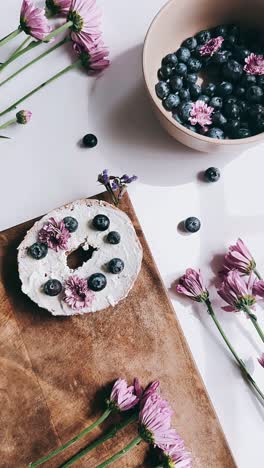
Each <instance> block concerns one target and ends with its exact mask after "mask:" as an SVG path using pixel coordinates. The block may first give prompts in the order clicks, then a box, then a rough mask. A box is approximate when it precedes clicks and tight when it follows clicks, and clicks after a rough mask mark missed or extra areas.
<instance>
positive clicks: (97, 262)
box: [18, 199, 142, 315]
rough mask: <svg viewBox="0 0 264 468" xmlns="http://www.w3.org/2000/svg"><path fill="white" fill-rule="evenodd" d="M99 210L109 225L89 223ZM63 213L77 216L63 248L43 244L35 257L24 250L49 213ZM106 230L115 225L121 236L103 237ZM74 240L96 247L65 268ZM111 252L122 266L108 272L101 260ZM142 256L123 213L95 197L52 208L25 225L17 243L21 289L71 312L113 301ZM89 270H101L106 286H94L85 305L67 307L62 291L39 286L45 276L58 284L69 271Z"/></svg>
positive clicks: (55, 309)
mask: <svg viewBox="0 0 264 468" xmlns="http://www.w3.org/2000/svg"><path fill="white" fill-rule="evenodd" d="M97 214H104V215H106V216H107V217H108V218H109V220H110V226H109V228H108V229H107V230H106V231H104V232H100V231H97V230H96V229H95V228H94V227H93V226H92V221H93V218H94V217H95V216H96V215H97ZM66 216H72V217H74V218H76V219H77V221H78V229H77V230H76V231H75V232H74V233H72V234H71V237H70V239H69V240H68V243H67V246H68V248H67V250H66V251H65V250H59V251H58V252H55V251H54V250H52V249H50V248H49V249H48V254H47V255H46V257H44V258H43V259H41V260H36V259H34V258H32V257H31V256H30V255H29V254H28V247H30V246H31V245H32V244H34V243H35V242H37V241H38V233H39V231H40V229H41V228H42V227H43V225H44V224H45V223H46V222H47V221H48V220H49V219H50V218H54V219H55V220H56V221H61V220H63V218H65V217H66ZM110 231H117V232H119V234H120V236H121V241H120V243H119V244H116V245H113V244H110V243H108V242H107V241H106V237H107V234H108V233H109V232H110ZM80 245H82V247H83V248H84V249H88V248H89V246H92V247H94V248H96V249H97V250H96V251H94V252H93V255H92V258H91V259H90V260H88V261H87V262H85V263H84V264H83V265H81V266H80V267H79V268H77V269H76V270H70V269H69V267H68V265H67V256H68V254H69V253H70V252H72V251H74V250H76V249H77V248H78V247H79V246H80ZM112 258H120V259H122V260H123V262H124V264H125V267H124V270H123V271H122V272H121V273H120V274H112V273H110V272H109V271H108V269H107V265H108V263H109V261H110V260H111V259H112ZM141 262H142V247H141V245H140V242H139V240H138V238H137V235H136V232H135V229H134V227H133V224H132V223H131V221H130V219H129V218H128V216H127V215H126V214H125V213H124V212H123V211H121V210H119V209H117V208H114V207H113V206H112V205H110V204H108V203H106V202H102V201H97V200H89V199H83V200H77V201H76V202H73V203H71V204H69V205H66V206H63V207H61V208H58V209H56V210H54V211H52V212H50V213H48V214H47V215H45V216H44V217H43V218H42V219H41V220H40V221H37V222H36V223H35V224H34V226H33V227H32V228H31V229H30V230H29V231H28V233H27V235H26V236H25V238H24V240H23V241H22V243H21V244H20V246H19V248H18V267H19V276H20V279H21V282H22V291H23V292H24V293H25V294H27V295H28V296H29V297H30V298H31V299H32V300H33V301H34V302H36V303H37V304H38V305H39V306H40V307H43V308H44V309H47V310H49V311H50V312H51V313H52V314H53V315H75V314H80V313H81V314H83V313H87V312H96V311H98V310H102V309H105V308H106V307H109V306H110V305H111V306H115V305H116V304H117V303H118V302H119V301H120V300H121V299H124V298H125V297H126V296H127V295H128V293H129V291H130V289H131V288H132V287H133V285H134V282H135V280H136V278H137V276H138V274H139V271H140V268H141ZM93 273H103V274H104V275H105V276H106V279H107V285H106V287H105V288H104V289H103V290H102V291H99V292H95V293H94V295H95V298H94V300H93V303H92V305H91V306H90V307H87V308H84V309H82V310H80V311H76V310H73V309H71V308H70V307H69V306H68V305H67V304H66V302H64V300H63V292H62V293H61V294H60V295H58V296H53V297H51V296H48V295H47V294H45V293H44V291H43V286H44V284H45V283H46V282H47V281H48V280H49V279H58V280H59V281H60V282H61V283H62V285H63V284H64V282H65V280H67V278H68V277H69V276H71V275H73V274H74V275H77V276H79V277H80V278H85V279H88V278H89V276H91V275H92V274H93Z"/></svg>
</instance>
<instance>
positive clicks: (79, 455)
mask: <svg viewBox="0 0 264 468" xmlns="http://www.w3.org/2000/svg"><path fill="white" fill-rule="evenodd" d="M137 419H138V414H137V413H135V414H133V415H132V416H130V418H128V419H126V420H125V421H123V422H121V423H119V424H116V425H115V426H114V427H113V428H112V429H110V430H109V431H108V432H107V433H106V434H104V435H103V436H102V437H100V439H97V440H95V441H94V442H92V443H91V444H90V445H88V446H87V447H85V448H84V449H83V450H81V451H80V452H79V453H77V454H76V455H75V456H74V457H72V458H70V460H68V461H67V462H66V463H64V464H63V465H61V466H60V468H66V467H68V466H71V465H73V464H74V463H75V462H77V461H78V460H80V458H82V457H84V456H85V455H87V453H89V452H91V451H92V450H93V449H95V448H96V447H98V446H99V445H101V444H103V443H104V442H106V441H107V440H109V439H112V438H113V437H115V436H116V434H117V432H118V431H120V430H121V429H124V428H125V427H126V426H128V425H129V424H131V423H133V422H135V421H137Z"/></svg>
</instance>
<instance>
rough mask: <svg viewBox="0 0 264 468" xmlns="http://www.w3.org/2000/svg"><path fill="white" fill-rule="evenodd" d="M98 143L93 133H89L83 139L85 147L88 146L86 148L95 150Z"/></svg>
mask: <svg viewBox="0 0 264 468" xmlns="http://www.w3.org/2000/svg"><path fill="white" fill-rule="evenodd" d="M97 143H98V140H97V137H96V136H95V135H93V134H92V133H88V134H87V135H85V136H84V137H83V145H84V146H86V148H94V147H95V146H96V145H97Z"/></svg>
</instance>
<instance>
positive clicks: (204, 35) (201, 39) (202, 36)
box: [195, 30, 211, 44]
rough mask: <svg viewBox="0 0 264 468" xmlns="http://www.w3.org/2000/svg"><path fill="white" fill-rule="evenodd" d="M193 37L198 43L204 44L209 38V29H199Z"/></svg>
mask: <svg viewBox="0 0 264 468" xmlns="http://www.w3.org/2000/svg"><path fill="white" fill-rule="evenodd" d="M195 39H196V40H197V42H198V44H205V43H206V42H208V41H209V40H210V39H211V33H210V31H207V30H205V31H200V32H198V33H197V34H196V35H195Z"/></svg>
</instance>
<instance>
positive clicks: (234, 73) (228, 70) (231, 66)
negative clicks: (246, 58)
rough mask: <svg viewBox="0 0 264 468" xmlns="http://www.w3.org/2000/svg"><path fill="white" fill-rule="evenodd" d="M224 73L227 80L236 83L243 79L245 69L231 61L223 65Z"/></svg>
mask: <svg viewBox="0 0 264 468" xmlns="http://www.w3.org/2000/svg"><path fill="white" fill-rule="evenodd" d="M222 73H223V76H224V78H225V79H226V80H228V81H229V80H230V81H234V82H235V81H238V80H239V79H240V78H241V75H242V73H243V68H242V66H241V65H240V63H238V62H237V61H236V60H233V59H231V60H228V62H226V63H225V64H224V65H223V69H222Z"/></svg>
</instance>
